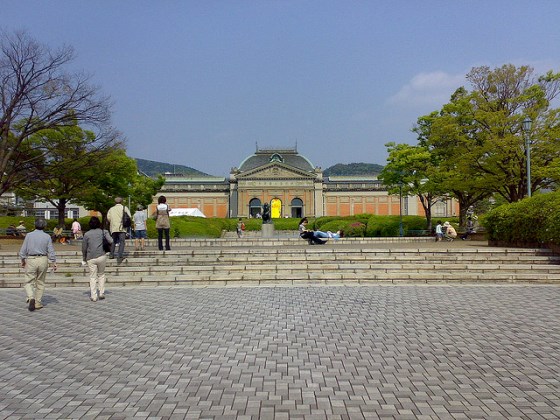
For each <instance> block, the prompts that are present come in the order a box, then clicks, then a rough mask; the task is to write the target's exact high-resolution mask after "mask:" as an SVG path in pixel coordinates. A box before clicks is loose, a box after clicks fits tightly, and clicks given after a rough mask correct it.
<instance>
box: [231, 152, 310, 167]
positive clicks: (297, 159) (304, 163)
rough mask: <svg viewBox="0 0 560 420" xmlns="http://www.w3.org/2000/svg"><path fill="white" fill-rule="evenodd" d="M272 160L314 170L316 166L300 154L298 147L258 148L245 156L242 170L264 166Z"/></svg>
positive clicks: (241, 165)
mask: <svg viewBox="0 0 560 420" xmlns="http://www.w3.org/2000/svg"><path fill="white" fill-rule="evenodd" d="M270 162H281V163H283V164H285V165H288V166H291V167H294V168H297V169H300V170H303V171H306V172H313V170H314V166H313V164H312V163H311V162H310V161H309V159H307V158H306V157H305V156H302V155H300V154H299V153H298V152H297V149H257V151H256V152H255V153H254V154H252V155H250V156H247V157H246V158H245V160H244V161H243V162H241V164H240V165H239V170H240V171H241V172H246V171H250V170H252V169H255V168H258V167H260V166H264V165H266V164H268V163H270Z"/></svg>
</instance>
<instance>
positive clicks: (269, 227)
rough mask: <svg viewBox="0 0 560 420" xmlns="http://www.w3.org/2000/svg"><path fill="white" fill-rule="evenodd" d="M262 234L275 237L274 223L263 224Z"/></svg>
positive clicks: (264, 236) (265, 236) (266, 236)
mask: <svg viewBox="0 0 560 420" xmlns="http://www.w3.org/2000/svg"><path fill="white" fill-rule="evenodd" d="M261 234H262V237H263V238H272V237H274V225H273V224H272V223H266V224H263V225H262V230H261Z"/></svg>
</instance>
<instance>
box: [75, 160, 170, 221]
mask: <svg viewBox="0 0 560 420" xmlns="http://www.w3.org/2000/svg"><path fill="white" fill-rule="evenodd" d="M95 172H96V175H95V179H94V181H93V182H92V183H91V185H90V186H89V187H88V188H85V189H83V190H82V191H81V193H80V194H79V195H78V196H77V197H76V202H77V203H78V204H81V205H82V206H84V207H85V208H87V209H90V210H96V211H99V212H100V213H101V214H102V217H103V220H106V215H107V211H108V210H109V209H110V208H111V207H112V206H113V205H114V204H115V197H123V198H125V199H126V198H128V197H130V199H131V204H142V205H143V206H147V205H148V204H150V203H151V202H152V198H153V196H154V195H155V194H156V193H157V191H158V190H159V189H160V188H161V186H162V185H163V183H164V179H163V178H162V177H161V176H160V177H158V178H157V179H152V178H149V177H146V176H144V175H141V174H139V172H138V168H137V165H136V161H135V160H134V159H132V158H129V157H128V156H127V155H126V153H125V151H124V150H123V149H114V150H112V152H111V153H109V154H107V155H106V156H104V157H103V158H102V159H99V160H98V161H97V163H96V167H95Z"/></svg>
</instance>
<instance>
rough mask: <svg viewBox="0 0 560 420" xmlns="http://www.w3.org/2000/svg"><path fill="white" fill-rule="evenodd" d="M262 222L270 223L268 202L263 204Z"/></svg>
mask: <svg viewBox="0 0 560 420" xmlns="http://www.w3.org/2000/svg"><path fill="white" fill-rule="evenodd" d="M262 221H263V224H267V223H271V222H270V206H269V205H268V203H264V205H263V215H262Z"/></svg>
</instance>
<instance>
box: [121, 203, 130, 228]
mask: <svg viewBox="0 0 560 420" xmlns="http://www.w3.org/2000/svg"><path fill="white" fill-rule="evenodd" d="M122 225H123V228H129V227H130V226H132V220H131V218H130V216H129V215H128V213H127V212H126V208H125V207H124V206H123V215H122Z"/></svg>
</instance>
